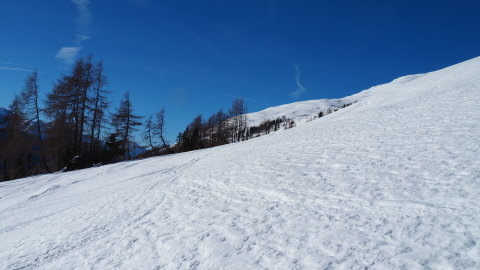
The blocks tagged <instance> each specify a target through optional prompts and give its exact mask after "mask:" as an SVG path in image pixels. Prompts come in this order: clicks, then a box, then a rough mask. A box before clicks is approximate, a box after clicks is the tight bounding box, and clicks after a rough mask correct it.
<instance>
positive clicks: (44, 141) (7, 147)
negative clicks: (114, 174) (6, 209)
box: [0, 56, 141, 180]
mask: <svg viewBox="0 0 480 270" xmlns="http://www.w3.org/2000/svg"><path fill="white" fill-rule="evenodd" d="M106 85H107V77H106V76H105V74H104V68H103V63H102V62H101V61H100V62H97V63H94V61H93V58H92V57H91V56H89V57H87V58H85V59H80V60H78V61H77V62H76V63H75V65H74V66H73V68H72V70H71V73H70V74H68V75H62V76H61V77H60V78H59V79H58V81H57V82H56V83H55V84H54V87H53V89H52V90H51V91H50V92H49V93H48V94H47V96H46V99H45V102H44V104H43V107H41V105H42V104H40V103H41V102H40V99H41V98H40V97H39V88H38V73H37V72H36V71H34V72H33V73H32V74H31V75H29V76H28V77H27V79H26V80H25V85H24V87H23V89H22V90H21V92H20V93H19V94H18V95H16V96H15V97H14V99H13V101H12V103H11V104H10V106H9V108H8V109H9V110H8V113H7V115H5V116H4V117H3V119H2V120H3V123H0V169H1V172H2V178H3V180H9V179H14V178H19V177H24V176H28V175H32V174H37V173H43V172H52V171H58V170H62V169H63V170H69V169H77V168H84V167H88V166H92V165H93V164H95V163H110V162H114V161H117V160H123V159H130V158H131V157H132V156H131V151H130V147H131V145H132V136H133V133H134V132H135V131H136V130H137V129H138V127H139V126H140V125H141V121H140V120H141V117H140V116H138V115H135V114H134V113H133V106H132V103H131V100H130V96H129V94H128V93H126V94H125V96H124V98H123V100H122V101H121V103H120V105H119V106H118V107H116V108H115V110H114V113H112V114H108V113H107V109H108V107H109V101H108V95H109V93H110V91H108V90H107V89H105V86H106Z"/></svg>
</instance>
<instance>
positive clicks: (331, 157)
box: [0, 58, 480, 269]
mask: <svg viewBox="0 0 480 270" xmlns="http://www.w3.org/2000/svg"><path fill="white" fill-rule="evenodd" d="M367 93H368V96H365V97H364V98H362V99H361V100H360V101H359V102H357V103H355V104H353V105H352V106H349V107H347V108H345V109H342V110H339V111H337V112H335V113H332V114H329V115H327V116H325V117H322V118H320V119H317V120H315V121H311V122H309V123H306V124H305V125H302V126H299V127H297V128H293V129H289V130H282V131H279V132H275V133H273V134H270V135H266V136H262V137H260V138H257V139H252V140H249V141H246V142H242V143H236V144H230V145H224V146H221V147H216V148H211V149H206V150H202V151H194V152H189V153H182V154H178V155H171V156H164V157H156V158H150V159H145V160H139V161H132V162H123V163H118V164H113V165H109V166H103V167H99V168H92V169H87V170H81V171H74V172H69V173H57V174H51V175H43V176H37V177H30V178H26V179H21V180H17V181H12V182H7V183H1V184H0V239H1V245H0V268H2V269H16V268H29V269H30V268H44V269H70V268H91V267H92V268H96V269H111V268H121V269H161V268H166V269H177V268H179V269H186V268H191V269H265V268H268V269H303V268H307V269H365V268H371V269H479V268H480V225H479V224H480V201H479V198H480V113H479V109H480V105H479V104H480V58H475V59H472V60H470V61H467V62H464V63H461V64H458V65H455V66H452V67H449V68H446V69H443V70H440V71H437V72H431V73H428V74H425V75H424V76H419V77H417V78H415V79H414V80H400V81H394V82H392V83H389V84H385V85H381V86H378V87H373V88H371V89H369V90H367Z"/></svg>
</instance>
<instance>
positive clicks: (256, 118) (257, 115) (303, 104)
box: [247, 74, 425, 127]
mask: <svg viewBox="0 0 480 270" xmlns="http://www.w3.org/2000/svg"><path fill="white" fill-rule="evenodd" d="M422 76H425V74H415V75H408V76H403V77H400V78H398V79H395V80H393V81H392V82H391V83H389V85H395V84H404V83H407V82H409V81H412V80H415V79H417V78H420V77H422ZM377 87H378V86H377ZM374 88H375V87H374ZM370 93H371V91H370V89H367V90H364V91H362V92H360V93H357V94H355V95H351V96H348V97H344V98H339V99H316V100H307V101H299V102H294V103H290V104H285V105H280V106H275V107H270V108H267V109H265V110H262V111H259V112H253V113H248V114H247V121H248V126H250V127H252V126H258V125H260V124H261V123H262V122H264V121H267V120H275V119H277V118H282V117H283V116H285V117H286V118H288V119H293V120H294V121H295V123H299V122H300V123H302V122H308V120H311V119H313V117H314V116H316V115H318V113H319V112H324V113H325V112H326V111H327V110H328V109H332V110H334V109H339V108H342V107H343V105H350V104H352V103H355V102H357V101H359V100H362V99H364V98H366V97H368V96H369V95H370Z"/></svg>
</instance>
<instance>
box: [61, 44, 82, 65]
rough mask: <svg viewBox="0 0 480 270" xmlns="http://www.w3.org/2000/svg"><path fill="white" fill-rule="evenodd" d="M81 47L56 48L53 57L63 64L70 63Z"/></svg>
mask: <svg viewBox="0 0 480 270" xmlns="http://www.w3.org/2000/svg"><path fill="white" fill-rule="evenodd" d="M81 49H82V47H63V48H60V50H58V52H57V54H56V55H55V58H57V59H59V60H61V61H62V62H64V63H65V64H72V63H73V62H74V61H75V58H76V57H77V55H78V52H80V50H81Z"/></svg>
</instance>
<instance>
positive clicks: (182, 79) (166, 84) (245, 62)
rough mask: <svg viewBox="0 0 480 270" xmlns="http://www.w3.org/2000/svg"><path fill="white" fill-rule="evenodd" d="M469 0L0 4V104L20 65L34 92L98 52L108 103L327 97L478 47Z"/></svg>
mask: <svg viewBox="0 0 480 270" xmlns="http://www.w3.org/2000/svg"><path fill="white" fill-rule="evenodd" d="M478 14H480V2H479V1H442V0H438V1H379V0H365V1H313V0H312V1H308V0H255V1H250V0H242V1H228V0H214V1H209V0H205V1H198V0H191V1H184V0H172V1H153V0H115V1H113V0H111V1H110V0H90V1H87V0H72V1H70V0H45V1H38V0H21V1H1V3H0V107H6V106H8V104H9V103H10V102H11V99H12V97H13V95H14V93H15V92H18V91H19V90H20V89H21V87H22V85H23V81H24V79H25V77H26V76H27V74H28V71H29V70H32V69H35V68H36V69H38V71H39V77H40V87H41V90H42V93H43V94H46V93H47V92H48V91H49V90H50V89H51V88H52V85H53V83H54V82H55V80H56V79H57V78H58V77H59V75H60V74H62V73H68V72H69V68H70V63H71V62H72V61H74V60H75V59H78V57H82V56H86V55H88V54H92V55H93V56H94V58H95V59H96V60H99V59H102V60H103V61H104V63H105V69H106V74H107V76H108V78H109V82H110V84H109V85H108V88H109V89H111V90H112V91H113V94H112V97H111V100H112V102H113V106H116V105H117V104H118V102H119V100H120V98H121V96H122V95H123V93H124V92H125V91H130V93H131V97H132V99H133V102H134V106H135V111H136V112H137V113H138V114H140V115H144V116H146V115H149V114H153V113H155V112H156V111H158V110H159V109H160V108H161V107H162V106H164V107H165V108H166V111H167V122H168V123H167V129H168V130H167V131H168V138H169V139H170V140H173V139H174V138H175V136H176V134H177V133H178V132H179V131H181V130H183V128H184V127H185V125H186V124H187V123H188V122H190V121H191V120H192V119H193V118H194V116H195V115H197V114H199V113H201V114H203V115H204V116H208V115H209V114H211V113H212V112H215V111H217V110H218V109H220V108H224V109H227V108H228V107H229V105H230V103H231V101H232V100H233V98H234V97H236V96H242V97H245V98H246V101H247V105H248V108H249V111H258V110H262V109H264V108H267V107H270V106H275V105H280V104H285V103H290V102H294V101H300V100H309V99H319V98H338V97H343V96H347V95H351V94H354V93H356V92H359V91H361V90H363V89H366V88H368V87H370V86H373V85H376V84H380V83H385V82H388V81H391V80H392V79H395V78H396V77H399V76H403V75H407V74H414V73H422V72H428V71H433V70H435V69H439V68H442V67H446V66H449V65H452V64H455V63H457V62H461V61H464V60H467V59H470V58H473V57H476V56H479V55H480V34H479V29H480V19H479V18H478Z"/></svg>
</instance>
